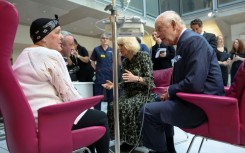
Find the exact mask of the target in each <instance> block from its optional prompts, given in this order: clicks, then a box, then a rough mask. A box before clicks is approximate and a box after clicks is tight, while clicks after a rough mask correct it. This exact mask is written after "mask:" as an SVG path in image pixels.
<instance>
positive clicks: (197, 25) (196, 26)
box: [190, 19, 217, 49]
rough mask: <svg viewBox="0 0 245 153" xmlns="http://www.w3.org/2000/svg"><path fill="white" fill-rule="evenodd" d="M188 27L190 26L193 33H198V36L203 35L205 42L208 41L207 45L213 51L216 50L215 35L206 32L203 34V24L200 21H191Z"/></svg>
mask: <svg viewBox="0 0 245 153" xmlns="http://www.w3.org/2000/svg"><path fill="white" fill-rule="evenodd" d="M190 26H191V29H192V31H194V32H196V33H199V34H201V35H203V37H204V38H206V40H207V41H208V43H209V44H210V45H211V46H212V47H213V48H214V49H216V48H217V39H216V36H215V34H213V33H208V32H205V31H204V30H203V23H202V20H200V19H195V20H192V21H191V23H190Z"/></svg>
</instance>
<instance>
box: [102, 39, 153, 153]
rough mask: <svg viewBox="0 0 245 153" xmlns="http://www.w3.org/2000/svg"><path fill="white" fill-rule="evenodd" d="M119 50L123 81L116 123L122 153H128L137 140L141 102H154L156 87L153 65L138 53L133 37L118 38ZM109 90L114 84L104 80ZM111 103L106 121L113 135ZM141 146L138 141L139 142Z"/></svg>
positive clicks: (145, 55)
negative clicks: (118, 128)
mask: <svg viewBox="0 0 245 153" xmlns="http://www.w3.org/2000/svg"><path fill="white" fill-rule="evenodd" d="M117 43H118V47H119V51H120V53H121V55H122V56H123V57H125V59H124V60H123V61H122V80H123V82H121V83H120V85H119V88H120V90H121V95H120V97H119V101H118V105H119V113H120V116H119V121H120V138H121V141H123V142H125V143H124V144H123V145H122V147H121V150H122V151H126V152H129V151H130V150H131V149H133V148H134V146H135V145H137V144H138V141H139V137H140V129H141V128H140V127H141V121H140V120H139V109H140V107H142V106H143V104H144V103H146V102H148V101H153V100H154V99H155V94H154V93H151V92H150V89H151V88H153V87H155V85H154V82H153V69H152V62H151V58H150V56H149V55H147V54H145V53H143V52H141V51H140V46H139V44H138V42H137V40H136V38H135V37H119V38H118V41H117ZM102 86H103V87H105V88H106V89H108V90H110V89H112V87H113V83H112V82H111V81H109V80H107V83H105V84H102ZM112 105H113V103H112V104H111V105H110V107H109V111H108V119H109V126H110V131H111V134H113V133H114V115H113V112H114V111H113V107H112ZM140 144H141V142H140Z"/></svg>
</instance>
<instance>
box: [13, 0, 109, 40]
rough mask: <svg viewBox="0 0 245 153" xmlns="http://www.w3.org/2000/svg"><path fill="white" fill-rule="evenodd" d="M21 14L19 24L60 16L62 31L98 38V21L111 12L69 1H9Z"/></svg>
mask: <svg viewBox="0 0 245 153" xmlns="http://www.w3.org/2000/svg"><path fill="white" fill-rule="evenodd" d="M9 2H11V3H14V5H15V6H16V8H17V9H18V12H19V22H20V24H22V25H27V26H30V24H31V22H32V21H33V20H35V19H37V18H54V15H55V14H57V15H58V16H59V20H60V25H61V26H62V29H64V30H67V31H69V32H72V33H74V34H78V35H84V36H90V37H97V36H98V35H100V34H101V33H103V31H102V30H100V29H99V28H96V26H102V27H101V28H102V29H103V28H104V27H103V25H102V24H96V22H97V21H99V20H101V19H104V18H107V17H108V16H109V15H110V14H109V13H110V12H108V13H107V12H105V11H104V10H102V11H98V10H96V9H91V8H88V7H86V6H82V5H78V4H75V3H72V2H70V1H68V0H9Z"/></svg>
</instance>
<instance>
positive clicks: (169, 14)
mask: <svg viewBox="0 0 245 153" xmlns="http://www.w3.org/2000/svg"><path fill="white" fill-rule="evenodd" d="M158 19H164V21H166V22H167V24H171V22H172V21H175V22H176V23H177V24H178V25H180V26H182V27H183V28H186V24H185V22H184V21H183V20H182V19H181V17H180V16H179V14H178V13H176V12H175V11H165V12H163V13H161V14H160V15H159V16H158V17H157V18H156V20H158Z"/></svg>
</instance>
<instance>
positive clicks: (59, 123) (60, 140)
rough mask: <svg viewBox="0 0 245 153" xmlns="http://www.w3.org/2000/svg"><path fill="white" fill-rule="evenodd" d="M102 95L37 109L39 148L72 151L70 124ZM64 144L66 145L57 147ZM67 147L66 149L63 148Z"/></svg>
mask: <svg viewBox="0 0 245 153" xmlns="http://www.w3.org/2000/svg"><path fill="white" fill-rule="evenodd" d="M103 97H104V96H103V95H100V96H93V97H89V98H82V99H78V100H75V101H71V102H64V103H61V104H57V105H50V106H47V107H43V108H41V109H39V110H38V133H39V138H40V142H39V143H40V148H42V149H44V150H42V151H41V152H45V151H46V150H45V148H49V149H47V150H49V151H50V148H62V150H53V151H52V152H71V151H72V144H71V143H72V132H71V129H72V126H73V123H74V121H75V119H76V117H77V116H78V115H79V114H80V113H82V112H83V111H84V110H86V109H89V108H91V107H92V106H94V105H96V104H97V103H99V102H100V101H101V99H102V98H103ZM57 146H66V147H57ZM64 148H67V150H64Z"/></svg>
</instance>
